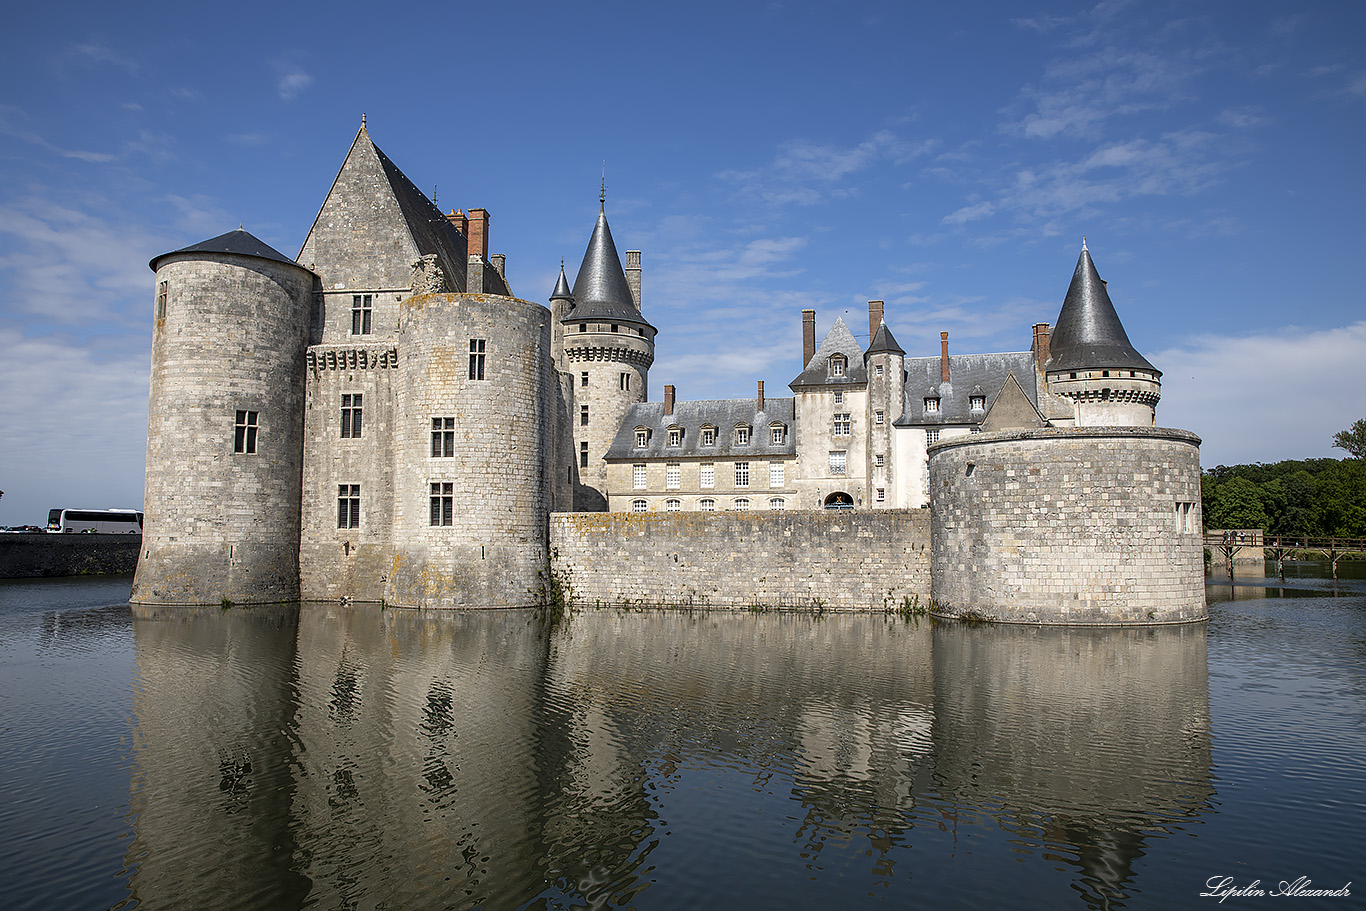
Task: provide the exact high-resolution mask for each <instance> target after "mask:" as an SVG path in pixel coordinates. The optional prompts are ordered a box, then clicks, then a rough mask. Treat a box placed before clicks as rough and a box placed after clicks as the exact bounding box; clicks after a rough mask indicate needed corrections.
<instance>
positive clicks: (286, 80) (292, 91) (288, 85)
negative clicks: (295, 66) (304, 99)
mask: <svg viewBox="0 0 1366 911" xmlns="http://www.w3.org/2000/svg"><path fill="white" fill-rule="evenodd" d="M312 84H313V77H312V76H310V75H308V74H307V73H305V72H303V71H302V70H296V71H295V72H292V73H286V74H285V75H284V76H282V77H280V84H279V90H280V98H281V99H283V100H284V101H293V100H294V99H295V98H298V97H299V96H300V95H302V94H303V93H304V91H305V90H306V89H307V88H308V87H309V86H310V85H312Z"/></svg>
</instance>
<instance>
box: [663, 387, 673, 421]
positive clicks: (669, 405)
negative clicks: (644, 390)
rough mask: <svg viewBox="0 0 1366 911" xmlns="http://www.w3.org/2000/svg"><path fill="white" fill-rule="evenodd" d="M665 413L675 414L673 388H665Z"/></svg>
mask: <svg viewBox="0 0 1366 911" xmlns="http://www.w3.org/2000/svg"><path fill="white" fill-rule="evenodd" d="M664 413H665V414H673V413H674V387H672V386H665V387H664Z"/></svg>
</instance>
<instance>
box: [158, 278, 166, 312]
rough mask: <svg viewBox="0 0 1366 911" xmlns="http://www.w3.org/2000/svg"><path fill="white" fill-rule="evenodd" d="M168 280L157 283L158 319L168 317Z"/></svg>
mask: <svg viewBox="0 0 1366 911" xmlns="http://www.w3.org/2000/svg"><path fill="white" fill-rule="evenodd" d="M167 284H168V283H167V282H158V283H157V319H165V318H166V296H167V295H166V286H167Z"/></svg>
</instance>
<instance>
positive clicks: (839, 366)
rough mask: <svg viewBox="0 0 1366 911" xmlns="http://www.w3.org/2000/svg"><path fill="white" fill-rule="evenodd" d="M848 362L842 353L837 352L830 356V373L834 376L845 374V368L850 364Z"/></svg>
mask: <svg viewBox="0 0 1366 911" xmlns="http://www.w3.org/2000/svg"><path fill="white" fill-rule="evenodd" d="M848 363H849V362H848V361H847V360H845V357H844V355H842V354H837V355H835V356H834V357H832V358H830V375H831V376H832V377H833V376H844V368H845V367H846V366H847V365H848Z"/></svg>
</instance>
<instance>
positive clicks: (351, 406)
mask: <svg viewBox="0 0 1366 911" xmlns="http://www.w3.org/2000/svg"><path fill="white" fill-rule="evenodd" d="M360 406H361V394H360V393H359V392H357V393H355V394H353V395H343V396H342V403H341V435H342V438H343V439H358V438H359V437H360V423H361V407H360Z"/></svg>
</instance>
